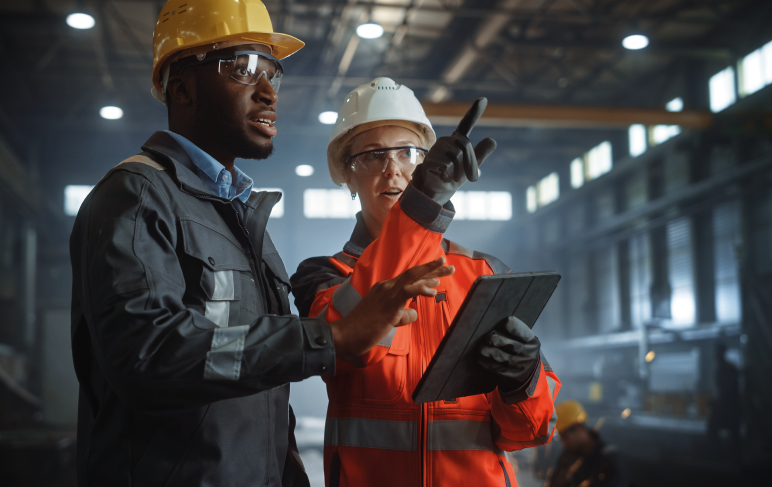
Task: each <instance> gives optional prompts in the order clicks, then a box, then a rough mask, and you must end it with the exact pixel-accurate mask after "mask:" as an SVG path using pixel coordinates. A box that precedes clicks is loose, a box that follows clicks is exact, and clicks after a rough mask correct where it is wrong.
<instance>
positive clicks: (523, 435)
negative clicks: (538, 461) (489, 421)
mask: <svg viewBox="0 0 772 487" xmlns="http://www.w3.org/2000/svg"><path fill="white" fill-rule="evenodd" d="M559 390H560V380H559V379H558V377H557V376H556V375H555V373H554V372H553V370H552V367H550V365H549V363H548V362H547V360H546V359H545V358H544V356H543V355H542V356H541V360H540V361H539V366H538V368H537V369H536V373H535V374H534V377H533V378H532V379H531V382H530V384H528V385H527V386H526V387H525V388H524V390H523V391H521V393H520V397H518V398H516V399H515V400H514V401H511V400H510V401H507V402H505V401H504V400H503V399H502V397H501V395H500V394H499V391H498V389H496V390H495V391H493V392H492V393H490V394H488V402H489V404H490V408H491V416H492V417H493V439H494V441H495V442H496V444H497V445H498V446H499V448H501V449H502V450H504V451H514V450H521V449H523V448H527V447H531V446H538V445H543V444H545V443H549V441H550V440H551V439H552V434H553V433H554V431H555V425H556V424H557V420H558V417H557V415H556V414H555V407H554V404H555V398H557V395H558V391H559ZM507 403H511V404H507Z"/></svg>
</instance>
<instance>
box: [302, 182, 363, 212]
mask: <svg viewBox="0 0 772 487" xmlns="http://www.w3.org/2000/svg"><path fill="white" fill-rule="evenodd" d="M361 209H362V205H361V204H360V203H359V198H357V199H355V200H352V199H351V195H350V194H349V193H348V192H347V191H342V190H340V189H307V190H305V191H303V215H304V216H305V217H306V218H339V219H346V218H354V217H356V214H357V212H358V211H360V210H361Z"/></svg>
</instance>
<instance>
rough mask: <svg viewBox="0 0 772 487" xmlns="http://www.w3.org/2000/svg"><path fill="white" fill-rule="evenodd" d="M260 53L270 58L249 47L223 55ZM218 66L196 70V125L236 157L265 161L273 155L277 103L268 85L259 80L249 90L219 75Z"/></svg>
mask: <svg viewBox="0 0 772 487" xmlns="http://www.w3.org/2000/svg"><path fill="white" fill-rule="evenodd" d="M237 50H238V51H260V52H265V53H268V54H270V52H271V49H270V48H269V47H268V46H265V45H262V44H248V45H242V46H238V47H232V48H229V49H224V50H223V51H222V52H225V53H227V52H233V51H237ZM218 65H219V63H217V62H212V63H207V64H203V65H201V66H196V67H195V68H193V69H192V70H191V71H193V72H194V73H195V76H196V97H195V98H196V101H195V103H196V106H195V109H196V115H195V116H196V124H197V125H199V126H200V127H206V130H208V131H209V132H210V135H212V136H214V137H215V138H216V139H217V140H219V141H221V145H222V146H223V147H225V148H227V150H229V152H231V153H232V154H233V155H234V156H235V157H239V158H242V159H266V158H268V157H269V156H270V155H271V153H272V152H273V140H272V139H273V137H274V136H275V135H276V133H277V131H276V127H275V126H274V123H275V122H276V103H277V102H278V100H279V97H278V95H277V94H276V92H274V90H273V87H272V86H271V83H270V82H269V81H268V80H267V79H266V78H265V77H262V78H261V79H260V81H259V82H258V83H257V84H256V85H254V86H249V85H245V84H242V83H239V82H238V81H236V80H234V79H232V78H230V77H229V76H226V75H222V74H220V73H219V72H218Z"/></svg>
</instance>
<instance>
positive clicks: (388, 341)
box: [378, 327, 397, 347]
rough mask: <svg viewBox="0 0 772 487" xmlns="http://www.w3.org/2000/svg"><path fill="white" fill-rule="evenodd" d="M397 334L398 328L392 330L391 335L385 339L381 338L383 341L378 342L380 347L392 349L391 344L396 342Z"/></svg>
mask: <svg viewBox="0 0 772 487" xmlns="http://www.w3.org/2000/svg"><path fill="white" fill-rule="evenodd" d="M396 334H397V328H396V327H395V328H392V329H391V331H389V334H388V335H386V336H385V337H383V338H381V341H380V342H378V345H380V346H382V347H390V346H391V342H392V341H394V335H396Z"/></svg>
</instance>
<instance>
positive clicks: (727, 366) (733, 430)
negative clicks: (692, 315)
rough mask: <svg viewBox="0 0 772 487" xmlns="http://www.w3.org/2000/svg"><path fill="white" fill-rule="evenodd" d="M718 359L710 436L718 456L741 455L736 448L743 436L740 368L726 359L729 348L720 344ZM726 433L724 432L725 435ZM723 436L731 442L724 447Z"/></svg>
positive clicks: (717, 349)
mask: <svg viewBox="0 0 772 487" xmlns="http://www.w3.org/2000/svg"><path fill="white" fill-rule="evenodd" d="M714 353H715V360H716V372H715V374H716V375H715V376H714V377H715V379H714V380H715V384H714V387H715V391H716V395H715V397H714V398H713V401H711V404H710V413H709V415H708V436H709V437H710V439H711V440H712V441H713V442H714V444H715V445H716V447H717V450H718V453H719V454H722V455H723V454H728V455H738V454H739V451H738V450H737V449H736V448H735V446H736V443H737V441H738V439H739V436H740V419H741V415H742V410H741V407H740V373H739V372H738V371H737V367H735V365H734V364H733V363H732V362H730V361H728V360H727V359H726V345H724V344H723V343H717V344H716V346H715V348H714ZM722 432H725V433H722ZM723 435H726V437H725V439H726V442H727V443H728V444H727V445H724V443H725V442H724V441H722V440H724V438H723Z"/></svg>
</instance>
